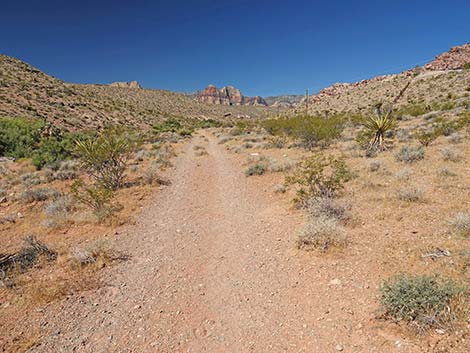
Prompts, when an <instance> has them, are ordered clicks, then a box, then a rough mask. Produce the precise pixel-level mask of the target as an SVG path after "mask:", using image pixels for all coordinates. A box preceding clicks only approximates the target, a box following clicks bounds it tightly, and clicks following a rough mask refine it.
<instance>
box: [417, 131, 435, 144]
mask: <svg viewBox="0 0 470 353" xmlns="http://www.w3.org/2000/svg"><path fill="white" fill-rule="evenodd" d="M415 137H416V139H417V140H418V142H419V143H420V144H421V145H422V146H425V147H427V146H429V145H430V144H431V143H432V142H433V141H434V140H436V138H437V137H438V133H436V131H434V130H432V131H428V130H419V131H418V132H416V134H415Z"/></svg>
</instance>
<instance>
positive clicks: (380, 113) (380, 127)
mask: <svg viewBox="0 0 470 353" xmlns="http://www.w3.org/2000/svg"><path fill="white" fill-rule="evenodd" d="M410 83H411V81H409V82H408V83H407V84H406V85H405V87H404V88H403V89H402V90H401V91H400V93H399V94H398V95H397V96H396V97H395V99H394V100H393V102H392V103H391V104H390V105H389V106H384V104H383V103H379V104H377V105H376V106H375V112H376V114H375V116H369V117H367V118H366V119H365V120H364V122H363V125H364V127H365V129H366V134H367V135H368V136H369V137H370V141H369V145H368V149H370V150H381V151H383V150H385V149H386V147H387V146H386V144H385V134H386V133H387V132H389V131H391V130H393V129H394V128H395V126H396V119H395V117H394V116H393V106H394V105H395V103H397V102H398V100H399V99H400V98H401V97H402V96H403V94H404V93H405V91H406V90H407V89H408V87H409V86H410Z"/></svg>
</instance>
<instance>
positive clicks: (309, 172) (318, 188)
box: [286, 154, 351, 205]
mask: <svg viewBox="0 0 470 353" xmlns="http://www.w3.org/2000/svg"><path fill="white" fill-rule="evenodd" d="M350 179H351V172H350V171H349V169H348V167H347V166H346V163H345V162H344V160H343V159H341V158H335V157H332V156H329V157H327V156H325V155H323V154H315V155H312V156H311V157H308V158H305V159H303V160H302V161H301V162H300V163H299V164H298V165H297V168H296V169H295V170H294V172H293V173H292V174H291V175H289V176H287V177H286V184H288V185H296V186H297V197H296V199H295V202H296V203H298V204H300V205H302V204H303V203H304V202H305V201H307V200H309V199H310V198H312V197H334V196H336V195H337V194H338V193H339V192H340V191H341V190H342V189H343V187H344V183H345V182H347V181H349V180H350Z"/></svg>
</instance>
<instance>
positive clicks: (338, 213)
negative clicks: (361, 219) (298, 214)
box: [304, 197, 350, 221]
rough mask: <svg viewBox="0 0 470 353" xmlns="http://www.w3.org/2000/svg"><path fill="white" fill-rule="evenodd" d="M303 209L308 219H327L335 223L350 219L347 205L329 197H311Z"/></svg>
mask: <svg viewBox="0 0 470 353" xmlns="http://www.w3.org/2000/svg"><path fill="white" fill-rule="evenodd" d="M304 208H305V211H306V213H307V214H308V215H309V216H310V217H328V218H332V219H335V220H337V221H346V220H348V219H349V218H350V215H349V212H348V211H349V205H348V204H346V203H345V202H344V201H341V200H337V199H333V198H330V197H312V198H310V199H308V200H307V201H306V202H305V205H304Z"/></svg>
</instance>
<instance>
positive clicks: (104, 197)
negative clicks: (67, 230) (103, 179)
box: [70, 180, 113, 220]
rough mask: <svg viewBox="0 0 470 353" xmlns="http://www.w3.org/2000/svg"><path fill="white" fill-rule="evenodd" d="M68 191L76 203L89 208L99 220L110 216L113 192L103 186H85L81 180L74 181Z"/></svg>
mask: <svg viewBox="0 0 470 353" xmlns="http://www.w3.org/2000/svg"><path fill="white" fill-rule="evenodd" d="M70 191H71V193H72V195H73V196H74V198H75V199H76V200H77V201H79V202H81V203H83V204H84V205H86V206H88V207H89V208H91V209H92V211H93V213H94V214H95V216H96V217H97V218H98V219H99V220H102V219H104V218H106V217H108V216H110V215H111V214H112V211H113V208H112V206H111V199H112V197H113V191H112V190H110V189H108V188H106V187H105V186H103V185H100V184H92V185H85V183H83V181H82V180H76V181H74V182H73V183H72V185H71V187H70Z"/></svg>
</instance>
